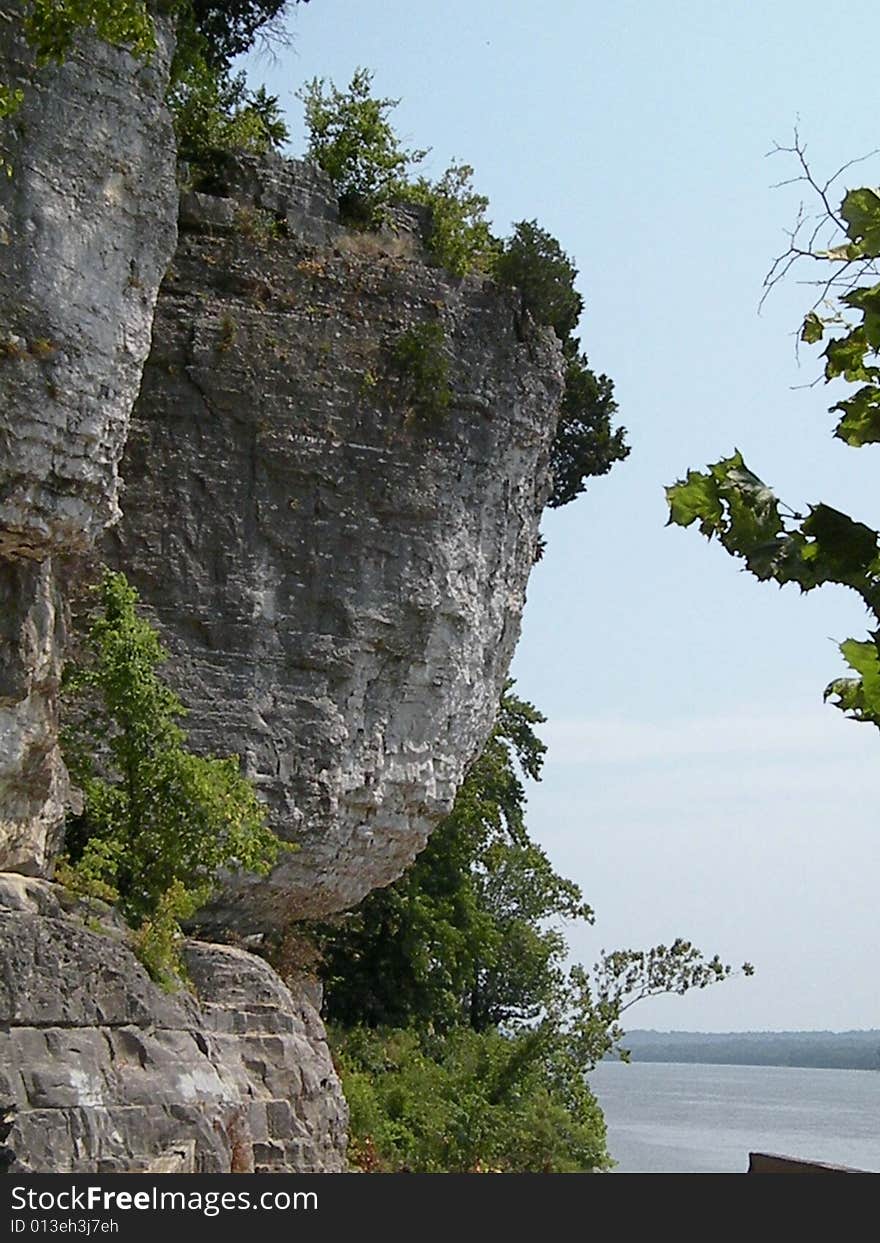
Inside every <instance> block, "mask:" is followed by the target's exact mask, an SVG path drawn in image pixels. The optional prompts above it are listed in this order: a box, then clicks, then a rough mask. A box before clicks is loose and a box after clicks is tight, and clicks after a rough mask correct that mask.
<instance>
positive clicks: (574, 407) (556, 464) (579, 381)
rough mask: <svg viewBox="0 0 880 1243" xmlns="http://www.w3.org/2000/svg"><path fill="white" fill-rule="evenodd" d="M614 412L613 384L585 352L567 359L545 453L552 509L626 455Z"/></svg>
mask: <svg viewBox="0 0 880 1243" xmlns="http://www.w3.org/2000/svg"><path fill="white" fill-rule="evenodd" d="M616 414H617V402H616V401H615V400H614V384H613V382H612V381H611V380H610V379H609V378H608V376H607V375H596V373H595V372H594V371H592V370H591V368H590V366H589V363H588V361H587V356H586V354H581V353H579V352H578V353H575V354H573V355H572V356H570V357H569V358H568V359H567V361H566V367H565V391H564V392H563V396H562V409H561V412H560V415H559V423H558V424H557V427H556V436H555V438H554V441H553V446H552V448H551V452H550V468H551V470H552V472H553V491H552V493H551V494H550V499H549V500H548V502H547V504H548V505H549V506H550V507H551V508H552V509H558V508H559V507H560V506H561V505H568V504H570V503H571V502H572V501H574V500H576V499H577V497H578V496H580V494H581V493H582V492H583V491H584V490H585V488H586V486H587V480H588V479H595V478H596V477H598V476H599V475H607V474H608V472H609V471H610V470H611V468H612V466H614V464H615V463H616V462H622V461H623V460H624V458H626V457H628V456H629V446H628V445H627V443H626V428H624V427H617V428H615V427H613V420H614V416H615V415H616Z"/></svg>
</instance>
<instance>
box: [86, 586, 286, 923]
mask: <svg viewBox="0 0 880 1243" xmlns="http://www.w3.org/2000/svg"><path fill="white" fill-rule="evenodd" d="M97 590H98V608H97V610H96V612H95V615H94V617H93V620H92V623H91V626H90V628H89V632H88V636H87V639H86V642H85V647H86V658H85V659H84V660H83V661H82V663H79V664H75V665H70V666H68V668H67V669H66V670H65V675H64V682H63V692H64V702H65V705H66V709H65V715H66V716H67V718H68V722H67V724H66V727H65V729H64V731H63V744H64V754H65V760H66V762H67V765H68V768H69V770H70V774H71V777H72V778H73V781H74V782H75V783H76V785H78V786H79V787H80V789H81V791H82V794H83V800H84V803H83V810H82V812H81V814H79V815H73V816H71V817H70V819H69V821H68V825H67V835H66V844H67V848H68V852H69V863H68V865H67V867H66V870H65V871H63V872H62V875H63V877H64V878H65V879H66V880H67V881H68V883H72V884H73V885H75V886H78V887H79V888H81V889H83V890H84V891H87V892H89V891H90V892H93V893H97V894H98V896H102V897H105V898H108V899H110V900H113V901H118V903H119V906H120V908H121V910H122V912H123V914H124V915H125V917H126V919H128V920H129V922H130V923H132V924H133V925H134V926H135V927H142V928H146V934H145V935H146V936H147V938H148V939H149V938H150V937H152V938H153V941H158V940H161V937H162V936H167V935H168V928H169V925H170V926H171V937H172V940H173V934H174V931H175V929H176V928H177V924H176V921H177V920H179V919H180V918H185V917H188V916H189V915H191V914H192V913H193V912H194V911H195V910H196V909H197V907H198V906H200V905H201V904H203V903H204V902H205V901H207V899H208V898H209V897H210V896H211V894H212V892H213V891H214V888H215V885H216V883H217V877H218V873H219V871H220V870H221V869H224V868H225V869H247V870H250V871H254V872H258V873H265V872H267V871H268V870H269V868H270V867H271V865H272V864H273V863H274V862H275V860H276V859H277V857H278V853H279V850H280V849H281V848H282V847H281V843H280V842H279V840H278V839H277V838H276V837H275V835H274V834H273V833H272V832H271V830H270V829H269V828H268V826H267V825H266V822H265V808H264V807H263V804H262V803H261V802H260V800H259V799H258V798H257V796H256V793H255V792H254V790H253V787H252V786H251V785H250V783H249V782H248V781H247V780H246V779H245V778H244V777H243V776H242V774H241V772H240V769H239V761H238V759H237V758H235V757H230V758H228V759H215V758H206V757H202V756H197V755H194V754H193V753H192V752H191V751H189V750H188V749H187V748H186V746H185V742H186V735H185V733H184V732H183V730H182V729H181V728H180V725H179V724H178V722H179V720H180V719H181V718H182V717H183V716H184V708H183V705H182V704H181V702H180V700H179V699H178V697H177V695H175V693H174V692H173V691H172V690H171V689H170V688H169V687H168V686H166V685H165V683H164V682H163V681H162V679H161V678H160V677H159V675H158V673H157V669H158V667H159V666H160V665H161V664H162V663H163V662H164V661H165V660H166V658H167V652H166V651H165V649H164V648H163V646H162V644H161V643H160V641H159V637H158V635H157V634H156V631H155V630H154V629H153V627H152V626H151V625H150V624H149V623H148V622H147V621H146V620H144V619H143V618H142V617H140V616H139V615H138V612H137V603H138V597H137V593H136V592H135V590H134V588H132V587H131V586H130V585H129V584H128V582H127V581H126V579H125V576H124V575H123V574H114V573H110V572H109V571H108V572H107V573H106V574H105V575H104V578H103V581H102V582H101V584H100V587H99V588H98V589H97Z"/></svg>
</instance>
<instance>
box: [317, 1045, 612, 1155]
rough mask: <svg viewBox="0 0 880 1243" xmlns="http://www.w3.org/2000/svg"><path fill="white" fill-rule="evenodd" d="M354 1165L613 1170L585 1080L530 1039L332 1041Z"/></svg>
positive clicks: (602, 1125) (601, 1124) (600, 1120)
mask: <svg viewBox="0 0 880 1243" xmlns="http://www.w3.org/2000/svg"><path fill="white" fill-rule="evenodd" d="M331 1039H332V1041H333V1047H334V1057H335V1059H336V1062H337V1065H338V1067H339V1070H340V1072H341V1077H342V1085H343V1089H344V1091H345V1097H346V1100H347V1101H348V1105H349V1111H350V1140H349V1159H350V1160H351V1162H352V1164H353V1165H354V1166H355V1167H356V1168H358V1169H362V1170H366V1171H368V1172H371V1173H381V1172H390V1173H393V1172H396V1171H398V1170H401V1169H406V1170H411V1171H415V1172H419V1173H460V1174H469V1173H490V1172H499V1173H525V1172H529V1171H531V1172H540V1173H548V1174H549V1173H569V1172H578V1171H583V1170H594V1169H605V1168H607V1166H608V1165H609V1164H610V1163H611V1162H610V1159H609V1157H608V1152H607V1148H606V1138H605V1122H604V1119H603V1117H602V1111H601V1109H600V1108H599V1105H598V1103H597V1101H596V1099H595V1097H594V1096H593V1094H592V1093H591V1092H590V1089H589V1087H588V1086H587V1083H586V1080H585V1078H584V1076H583V1075H582V1074H581V1075H574V1076H571V1075H566V1076H565V1077H564V1090H563V1089H562V1087H561V1084H560V1070H561V1069H562V1068H561V1067H560V1066H559V1065H558V1064H556V1063H555V1062H554V1061H553V1060H552V1059H551V1058H548V1057H546V1056H536V1055H535V1051H536V1049H537V1047H538V1045H539V1043H540V1042H539V1040H538V1039H536V1037H535V1036H533V1035H532V1034H530V1033H527V1032H525V1033H522V1034H520V1035H518V1036H513V1037H508V1036H503V1035H502V1034H501V1033H500V1032H498V1031H495V1030H491V1031H486V1032H475V1031H472V1030H471V1029H469V1028H458V1029H457V1030H455V1031H453V1032H450V1033H448V1034H447V1035H444V1036H431V1035H430V1034H421V1033H418V1032H416V1031H414V1030H413V1029H407V1030H402V1031H388V1030H371V1029H367V1028H363V1027H362V1028H356V1029H354V1030H350V1031H343V1032H340V1031H332V1032H331Z"/></svg>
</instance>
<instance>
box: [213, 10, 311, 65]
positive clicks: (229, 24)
mask: <svg viewBox="0 0 880 1243" xmlns="http://www.w3.org/2000/svg"><path fill="white" fill-rule="evenodd" d="M302 2H303V3H305V4H307V3H308V0H302ZM288 3H289V0H191V12H192V20H193V24H194V26H195V28H196V30H197V31H198V32H199V34H200V35H201V36H202V38H203V39H204V42H205V45H206V48H207V55H208V58H209V61H210V63H211V64H212V65H214V66H215V67H217V68H221V69H226V68H228V66H229V64H230V62H231V61H232V60H234V59H235V57H236V56H240V55H241V54H242V53H243V52H247V51H248V50H249V49H250V48H251V47H252V46H253V44H254V41H255V39H256V38H257V36H258V35H259V34H260V33H261V32H264V31H267V30H268V31H270V32H271V31H272V30H273V29H274V28H275V23H276V22H277V20H278V19H279V18H280V17H282V16H283V14H284V10H285V9H286V8H287V7H288ZM297 3H299V0H297Z"/></svg>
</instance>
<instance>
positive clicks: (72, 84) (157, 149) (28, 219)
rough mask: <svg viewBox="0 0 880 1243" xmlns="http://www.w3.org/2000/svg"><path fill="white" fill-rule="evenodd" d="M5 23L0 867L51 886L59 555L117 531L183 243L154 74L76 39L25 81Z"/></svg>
mask: <svg viewBox="0 0 880 1243" xmlns="http://www.w3.org/2000/svg"><path fill="white" fill-rule="evenodd" d="M3 7H4V13H3V20H2V21H0V81H3V82H4V83H8V84H14V85H18V86H20V87H21V88H22V89H23V91H24V103H23V105H22V107H21V110H20V111H19V112H18V113H17V114H16V115H15V117H14V118H13V119H12V120H11V121H9V122H6V123H4V125H3V127H2V136H0V156H2V158H3V159H4V160H5V161H6V162H7V163H8V165H9V166H10V167H11V169H12V176H9V177H7V176H6V175H5V173H3V174H2V175H0V867H6V868H11V869H16V870H20V871H27V872H32V873H35V874H46V873H47V872H48V871H49V870H50V868H51V862H52V856H53V854H54V853H55V850H56V847H57V843H58V831H59V826H60V823H61V818H62V812H63V804H64V801H65V799H66V798H67V795H68V792H67V779H66V774H65V772H64V767H63V765H62V763H61V759H60V756H59V754H58V750H57V743H56V734H57V686H58V675H59V668H60V663H61V657H62V646H63V637H64V631H63V625H62V624H61V618H62V615H63V599H64V592H63V591H61V590H59V587H58V581H59V576H58V571H57V566H56V561H57V556H58V554H69V553H71V552H78V551H82V550H85V549H88V548H89V547H90V546H91V544H92V542H93V541H94V538H95V536H96V534H97V533H98V532H99V531H100V530H102V529H103V527H104V524H105V523H106V522H108V521H110V520H111V519H113V518H115V517H116V515H117V514H118V504H117V466H118V462H119V457H120V454H121V453H122V447H123V445H124V443H125V437H126V433H127V429H128V417H129V414H130V411H131V405H132V402H133V400H134V397H135V395H136V393H137V390H138V387H139V385H140V379H141V369H142V366H143V362H144V358H145V357H146V354H147V350H148V348H149V342H150V329H151V324H152V318H153V307H154V304H155V299H156V291H157V289H158V285H159V280H160V278H161V277H162V275H163V273H164V271H165V268H166V267H167V263H168V259H169V258H170V255H171V252H172V250H173V247H174V242H175V235H176V229H175V225H176V206H177V191H176V186H175V180H174V142H173V136H172V133H171V127H170V122H169V119H168V115H167V112H166V110H165V107H164V104H163V97H164V92H165V86H166V83H167V77H168V66H169V60H170V55H171V49H172V39H171V37H170V34H169V29H168V27H167V25H166V24H164V23H160V27H159V46H158V50H157V53H156V55H155V57H154V58H153V60H152V61H151V62H150V63H149V64H144V63H143V62H142V61H140V60H137V59H135V58H133V57H131V56H129V55H128V54H127V53H126V52H123V51H121V50H119V49H115V48H111V47H109V46H107V45H106V44H103V43H100V42H98V41H96V40H94V39H92V38H82V39H81V40H80V41H79V42H78V43H77V45H76V47H75V49H74V50H73V51H72V52H71V54H70V56H69V58H68V60H67V62H66V63H65V64H64V65H63V66H57V65H54V64H52V65H48V66H46V67H44V68H42V69H39V70H35V69H34V67H33V60H32V53H31V51H30V49H29V48H28V47H27V46H26V45H25V44H24V43H23V42H22V41H21V39H20V38H18V37H17V34H16V31H17V30H18V29H20V18H21V12H22V9H23V7H24V6H23V5H22V4H21V3H17V2H15V3H13V2H10V3H7V4H5V5H4V6H3Z"/></svg>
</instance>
